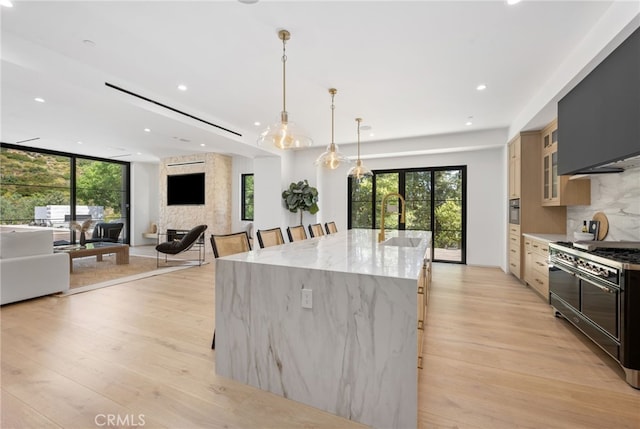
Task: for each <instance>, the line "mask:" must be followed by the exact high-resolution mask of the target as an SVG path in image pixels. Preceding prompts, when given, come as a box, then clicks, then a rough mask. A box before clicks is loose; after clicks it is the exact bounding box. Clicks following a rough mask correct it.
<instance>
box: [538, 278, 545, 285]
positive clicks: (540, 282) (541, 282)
mask: <svg viewBox="0 0 640 429" xmlns="http://www.w3.org/2000/svg"><path fill="white" fill-rule="evenodd" d="M536 282H538V284H541V285H543V284H544V282H543V281H540V279H536Z"/></svg>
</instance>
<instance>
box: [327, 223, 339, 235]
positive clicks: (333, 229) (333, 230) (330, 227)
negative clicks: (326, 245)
mask: <svg viewBox="0 0 640 429" xmlns="http://www.w3.org/2000/svg"><path fill="white" fill-rule="evenodd" d="M324 229H325V230H326V231H327V234H335V233H336V232H338V227H337V226H336V223H335V222H327V223H325V224H324Z"/></svg>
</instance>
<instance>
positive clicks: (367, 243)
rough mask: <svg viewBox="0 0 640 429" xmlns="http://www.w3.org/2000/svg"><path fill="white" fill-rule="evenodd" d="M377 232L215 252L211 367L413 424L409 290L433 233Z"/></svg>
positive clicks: (344, 412)
mask: <svg viewBox="0 0 640 429" xmlns="http://www.w3.org/2000/svg"><path fill="white" fill-rule="evenodd" d="M377 235H378V231H377V230H349V231H342V232H338V233H336V234H331V235H326V236H323V237H318V238H313V239H309V240H304V241H299V242H294V243H288V244H284V245H280V246H274V247H268V248H265V249H256V250H253V251H251V252H246V253H240V254H237V255H231V256H227V257H224V258H219V259H216V274H215V275H216V279H215V282H216V283H215V286H216V288H215V289H216V290H215V293H216V372H217V374H218V375H221V376H225V377H229V378H232V379H234V380H237V381H240V382H242V383H245V384H249V385H251V386H255V387H258V388H260V389H263V390H267V391H270V392H273V393H275V394H278V395H281V396H283V397H285V398H289V399H292V400H295V401H299V402H302V403H304V404H308V405H311V406H313V407H316V408H319V409H322V410H325V411H328V412H330V413H333V414H336V415H339V416H343V417H346V418H348V419H351V420H354V421H358V422H361V423H364V424H367V425H371V426H373V427H378V428H410V427H414V428H415V427H416V426H417V408H418V406H417V396H418V392H417V383H418V369H417V359H416V357H417V335H418V334H417V332H418V329H417V323H416V320H417V317H418V312H419V310H418V309H417V307H418V305H417V304H418V301H417V294H416V291H417V282H418V278H419V277H420V275H421V273H423V272H424V269H423V267H424V266H425V264H426V263H428V261H430V243H431V233H430V232H427V231H387V237H388V238H390V239H391V240H387V242H386V243H378V242H377ZM394 237H396V238H395V241H394V240H393V238H394ZM303 290H304V292H303ZM307 291H310V294H311V299H310V301H311V302H310V306H311V308H303V306H302V297H303V295H304V296H306V297H307V298H308V297H309V296H308V295H309V292H307ZM307 304H309V303H308V302H305V305H307ZM307 306H308V305H307Z"/></svg>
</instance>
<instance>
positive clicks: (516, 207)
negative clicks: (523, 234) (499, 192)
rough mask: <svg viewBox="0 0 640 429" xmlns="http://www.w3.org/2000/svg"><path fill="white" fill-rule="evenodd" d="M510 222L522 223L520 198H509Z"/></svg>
mask: <svg viewBox="0 0 640 429" xmlns="http://www.w3.org/2000/svg"><path fill="white" fill-rule="evenodd" d="M509 223H513V224H515V225H520V198H514V199H512V200H509Z"/></svg>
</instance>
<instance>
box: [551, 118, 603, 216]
mask: <svg viewBox="0 0 640 429" xmlns="http://www.w3.org/2000/svg"><path fill="white" fill-rule="evenodd" d="M558 144H562V142H560V143H558V121H557V119H556V120H554V121H553V122H551V123H550V124H549V125H547V126H546V127H545V128H544V129H543V130H542V205H543V206H574V205H590V204H591V180H590V179H588V178H581V179H573V180H572V179H571V176H559V175H558Z"/></svg>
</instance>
